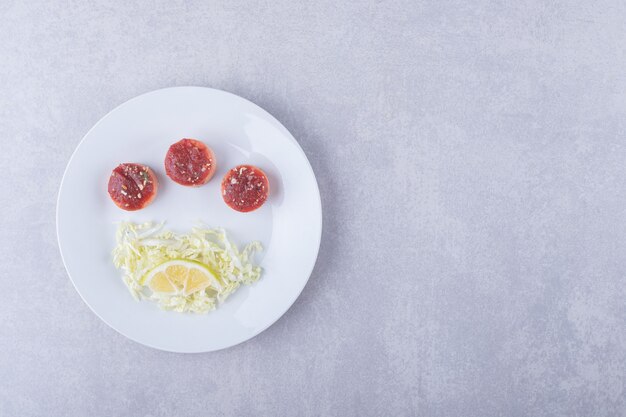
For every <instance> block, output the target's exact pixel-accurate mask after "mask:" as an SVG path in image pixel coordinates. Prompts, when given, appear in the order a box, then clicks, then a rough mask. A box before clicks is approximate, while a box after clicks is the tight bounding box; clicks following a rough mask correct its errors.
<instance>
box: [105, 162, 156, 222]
mask: <svg viewBox="0 0 626 417" xmlns="http://www.w3.org/2000/svg"><path fill="white" fill-rule="evenodd" d="M157 188H158V181H157V178H156V175H154V172H153V171H152V170H151V169H150V168H149V167H148V166H146V165H142V164H135V163H126V164H119V165H118V166H117V167H116V168H115V169H114V170H113V172H111V176H110V177H109V186H108V190H109V195H110V196H111V200H113V202H114V203H115V204H116V205H117V206H118V207H119V208H121V209H123V210H128V211H135V210H140V209H142V208H144V207H146V206H147V205H148V204H150V203H151V202H152V200H154V198H155V197H156V194H157Z"/></svg>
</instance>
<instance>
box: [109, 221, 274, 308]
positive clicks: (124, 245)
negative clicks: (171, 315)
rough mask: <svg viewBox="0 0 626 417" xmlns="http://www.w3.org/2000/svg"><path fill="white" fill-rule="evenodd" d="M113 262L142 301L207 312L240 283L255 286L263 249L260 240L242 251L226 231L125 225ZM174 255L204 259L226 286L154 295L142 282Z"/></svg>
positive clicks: (118, 233)
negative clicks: (178, 230)
mask: <svg viewBox="0 0 626 417" xmlns="http://www.w3.org/2000/svg"><path fill="white" fill-rule="evenodd" d="M116 239H117V245H116V246H115V248H114V249H113V263H114V264H115V267H116V268H119V269H121V270H122V272H123V276H122V279H123V280H124V283H125V284H126V286H127V287H128V289H129V291H130V293H131V294H132V295H133V297H135V299H137V300H142V299H149V300H153V301H156V302H157V303H158V305H159V306H160V307H161V308H163V309H165V310H173V311H178V312H193V313H207V312H209V311H211V310H214V309H215V307H216V305H217V304H218V303H219V302H223V301H224V300H225V299H226V298H227V297H228V296H229V295H230V294H232V293H233V292H234V291H236V290H237V288H239V285H241V284H246V285H249V284H252V283H253V282H256V281H257V280H258V279H259V277H260V276H261V268H260V267H259V266H255V265H253V264H252V261H253V259H252V258H253V255H254V253H255V252H256V251H261V250H262V249H263V248H262V246H261V244H260V243H259V242H252V243H249V244H248V245H247V246H245V248H244V249H243V250H242V251H239V250H238V249H237V246H236V245H235V244H233V243H232V242H231V241H230V239H229V238H228V236H226V232H225V231H224V229H220V228H216V229H210V228H203V227H198V228H193V229H191V232H190V233H189V234H176V233H173V232H170V231H166V230H163V223H143V224H136V223H131V222H123V223H120V225H119V227H118V229H117V234H116ZM173 259H188V260H193V261H198V262H202V263H203V264H206V265H208V266H209V267H210V268H211V269H212V270H213V271H214V272H216V273H217V275H218V278H219V280H220V281H221V283H222V289H221V290H220V291H219V292H216V291H215V290H213V289H210V288H208V289H206V290H202V291H198V292H196V293H194V294H191V295H189V296H187V297H184V296H182V295H180V294H177V295H168V294H157V293H152V292H151V291H150V290H149V289H148V287H147V286H144V285H142V284H141V279H142V277H143V276H144V275H145V274H146V273H148V272H149V271H150V270H152V269H153V268H155V267H157V266H159V265H160V264H162V263H164V262H167V261H170V260H173Z"/></svg>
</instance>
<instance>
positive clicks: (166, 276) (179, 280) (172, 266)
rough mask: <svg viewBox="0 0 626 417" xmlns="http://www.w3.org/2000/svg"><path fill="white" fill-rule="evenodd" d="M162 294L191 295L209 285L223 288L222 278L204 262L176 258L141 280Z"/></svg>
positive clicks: (215, 288)
mask: <svg viewBox="0 0 626 417" xmlns="http://www.w3.org/2000/svg"><path fill="white" fill-rule="evenodd" d="M140 283H141V284H142V285H147V286H148V288H150V289H151V290H152V291H154V292H156V293H161V294H179V293H182V295H183V296H185V297H186V296H188V295H191V294H193V293H195V292H198V291H202V290H204V289H206V288H208V287H211V288H213V289H214V290H216V291H220V290H221V289H222V285H221V283H220V280H219V279H218V278H217V277H216V276H215V274H213V272H211V270H210V269H209V268H208V267H207V266H206V265H205V264H203V263H200V262H197V261H190V260H187V259H174V260H172V261H167V262H164V263H162V264H161V265H159V266H157V267H156V268H154V269H152V270H151V271H150V272H148V273H147V274H146V275H145V276H144V277H143V278H142V279H141V282H140Z"/></svg>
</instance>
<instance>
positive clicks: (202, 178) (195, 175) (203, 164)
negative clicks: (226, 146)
mask: <svg viewBox="0 0 626 417" xmlns="http://www.w3.org/2000/svg"><path fill="white" fill-rule="evenodd" d="M215 168H216V165H215V154H214V153H213V151H212V150H211V148H209V147H208V146H206V145H205V144H204V143H202V142H200V141H199V140H195V139H182V140H180V141H178V142H176V143H175V144H173V145H172V146H170V149H169V150H168V151H167V155H165V173H166V174H167V176H168V177H170V178H171V179H172V180H173V181H175V182H177V183H178V184H180V185H185V186H188V187H198V186H200V185H202V184H206V183H207V182H208V181H209V180H210V179H211V177H212V176H213V174H214V173H215Z"/></svg>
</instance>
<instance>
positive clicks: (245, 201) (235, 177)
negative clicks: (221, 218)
mask: <svg viewBox="0 0 626 417" xmlns="http://www.w3.org/2000/svg"><path fill="white" fill-rule="evenodd" d="M269 192H270V184H269V181H268V180H267V176H266V175H265V173H264V172H263V171H261V169H260V168H257V167H255V166H253V165H239V166H236V167H235V168H233V169H231V170H230V171H228V172H227V173H226V175H224V179H223V180H222V198H224V202H225V203H226V204H228V206H229V207H230V208H232V209H233V210H237V211H241V212H244V213H245V212H249V211H253V210H256V209H258V208H259V207H261V206H262V205H263V203H265V200H267V196H268V194H269Z"/></svg>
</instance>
